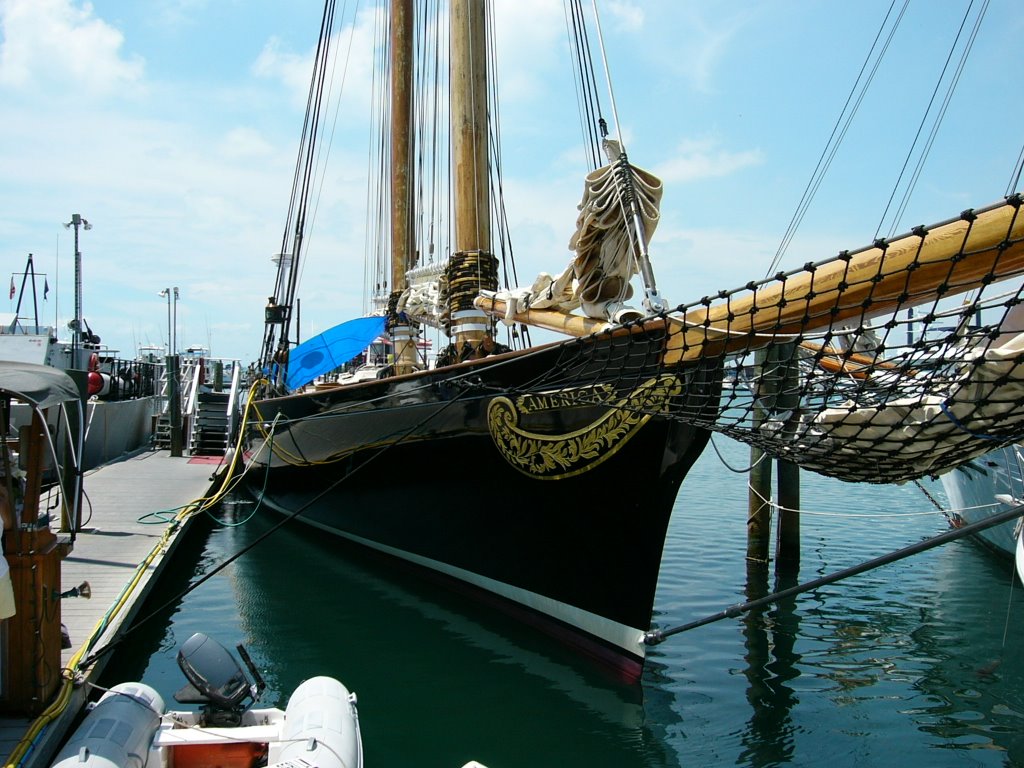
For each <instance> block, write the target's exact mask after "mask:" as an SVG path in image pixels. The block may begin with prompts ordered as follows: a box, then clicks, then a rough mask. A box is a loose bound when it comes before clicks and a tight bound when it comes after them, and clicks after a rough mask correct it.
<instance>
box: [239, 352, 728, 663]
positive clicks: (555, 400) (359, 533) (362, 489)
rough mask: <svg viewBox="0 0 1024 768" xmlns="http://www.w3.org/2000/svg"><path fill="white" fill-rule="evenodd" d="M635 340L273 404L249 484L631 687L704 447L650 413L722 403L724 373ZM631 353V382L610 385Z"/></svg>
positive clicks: (264, 407)
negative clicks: (679, 501) (666, 549)
mask: <svg viewBox="0 0 1024 768" xmlns="http://www.w3.org/2000/svg"><path fill="white" fill-rule="evenodd" d="M628 341H629V343H628V344H626V345H622V344H621V342H614V341H612V340H606V341H605V343H604V344H603V345H599V344H591V346H590V348H584V349H585V350H586V355H585V356H584V359H581V358H580V357H579V352H580V350H579V349H576V350H574V351H573V353H572V357H571V358H569V359H571V360H572V361H573V362H574V363H575V364H566V363H567V360H568V359H567V358H566V356H565V354H564V351H563V352H559V348H558V347H555V348H553V349H550V350H549V351H547V352H543V353H541V354H537V353H531V354H518V355H510V356H502V357H499V358H491V359H488V360H486V361H481V362H479V363H477V364H475V365H464V366H455V367H452V368H450V369H447V370H445V371H437V372H427V373H424V374H419V375H415V376H407V377H401V378H395V379H389V380H385V381H383V382H379V383H378V382H375V383H372V384H369V385H358V386H350V387H344V388H340V389H334V390H329V391H326V392H319V393H313V394H305V395H301V396H292V397H285V398H277V399H274V400H268V401H264V402H262V403H260V404H259V411H260V415H261V418H262V423H263V425H264V430H265V434H266V435H268V436H267V437H265V438H264V439H263V441H262V445H261V441H260V440H257V441H255V442H254V443H253V444H252V446H251V451H252V453H251V457H252V461H253V463H254V464H255V465H256V466H254V467H253V470H252V471H251V472H250V473H249V474H248V478H249V481H250V483H251V486H252V488H253V490H255V491H257V492H259V491H261V490H262V489H263V488H264V484H265V492H264V500H265V502H266V503H268V504H269V505H270V506H272V507H273V508H274V509H276V510H278V511H279V512H282V513H284V514H295V513H298V519H299V520H301V521H302V522H304V523H307V524H310V525H313V526H316V527H318V528H321V529H323V530H326V531H330V532H332V533H337V534H341V535H343V536H345V537H346V538H349V539H351V540H353V541H356V542H359V543H361V544H364V545H366V546H369V547H371V548H373V549H375V550H377V551H379V552H383V553H385V554H387V555H392V556H395V557H399V558H401V559H403V560H405V561H408V562H411V563H414V564H415V565H417V566H420V567H423V568H426V569H429V570H430V571H432V572H435V573H437V574H440V575H441V577H442V578H443V579H444V580H447V581H450V582H451V583H452V584H453V585H457V586H460V587H466V588H468V589H469V590H470V591H474V592H479V593H480V594H482V595H487V596H493V597H494V598H495V599H496V600H497V601H498V602H499V603H502V604H504V607H506V608H511V609H512V610H513V612H514V613H516V614H517V615H519V616H520V617H521V618H523V619H525V620H527V621H531V622H534V623H538V624H540V625H543V626H545V628H546V629H547V630H549V631H551V632H552V633H553V634H556V635H559V636H561V637H563V638H564V639H566V640H569V641H570V642H573V643H575V644H577V645H580V646H581V647H583V648H586V649H587V650H588V651H589V652H591V653H593V654H594V655H597V656H600V657H603V658H605V659H606V660H608V661H610V662H611V663H612V664H614V665H615V666H618V667H619V668H620V669H621V670H622V671H623V672H624V673H625V674H626V675H627V676H634V675H636V674H639V670H640V667H641V664H642V660H643V654H644V646H643V644H642V642H641V638H642V634H643V632H644V631H646V630H647V629H648V628H649V626H650V619H651V612H652V608H653V602H654V593H655V589H656V587H657V581H658V570H659V567H660V563H661V553H662V547H663V544H664V539H665V531H666V529H667V526H668V521H669V517H670V515H671V511H672V507H673V504H674V501H675V497H676V493H677V491H678V489H679V486H680V484H681V483H682V480H683V478H684V477H685V476H686V473H687V471H688V470H689V469H690V467H691V465H692V464H693V462H694V461H695V460H696V458H697V457H698V456H699V455H700V453H701V451H702V450H703V448H704V446H705V444H706V443H707V439H708V433H707V432H705V431H704V430H700V429H696V428H693V427H690V426H687V425H684V424H681V423H679V422H677V421H674V420H669V419H665V418H660V417H659V416H658V415H657V412H658V410H659V409H660V408H661V407H663V406H664V403H665V400H666V398H672V399H673V402H674V404H676V405H678V404H679V402H680V400H686V401H689V402H690V403H691V405H692V407H694V408H699V409H703V408H708V407H714V406H715V405H716V404H717V398H718V394H719V392H718V385H719V383H720V381H721V376H720V372H719V371H718V370H717V369H713V370H707V371H697V372H693V371H691V372H689V373H688V374H686V375H684V374H681V373H666V372H665V371H663V370H661V369H660V368H659V367H658V366H657V360H658V359H660V354H659V352H660V344H658V343H653V342H652V340H649V339H647V340H643V341H644V343H641V344H637V339H635V338H634V339H630V340H628ZM620 347H622V349H628V350H629V352H628V354H626V355H625V360H626V362H628V363H629V364H630V365H629V368H630V369H631V371H632V374H633V375H632V376H631V378H630V380H629V381H627V382H623V381H622V380H621V379H620V380H617V381H613V380H612V379H610V378H609V377H607V376H603V375H602V372H604V371H607V370H611V369H609V368H608V366H607V362H608V359H609V357H611V358H614V357H616V356H617V354H619V352H620ZM594 360H600V362H601V365H600V367H599V368H596V367H595V366H594V364H593V363H594ZM588 361H589V362H588ZM621 370H622V366H621V365H620V366H619V371H620V372H621ZM552 371H558V372H559V373H558V375H557V376H552V375H551V374H550V372H552ZM652 381H660V382H662V383H663V386H660V387H659V386H654V387H653V388H652V387H651V382H652ZM645 386H647V389H644V387H645ZM594 392H598V393H599V394H600V397H599V398H598V399H599V400H600V401H601V402H591V401H592V400H593V399H594V398H592V397H591V395H592V394H593V393H594ZM637 392H640V395H636V394H635V393H637ZM581 393H582V394H581ZM630 393H634V394H633V395H632V399H630V397H631V396H630ZM505 397H507V398H508V400H502V401H501V402H494V401H495V400H496V398H498V399H500V398H505ZM523 397H525V398H526V399H525V400H524V399H523ZM509 406H512V408H513V410H515V411H516V412H517V416H516V418H517V419H518V421H517V423H516V424H514V425H513V427H511V428H510V427H509V425H508V421H507V420H506V419H503V418H502V417H503V415H507V414H504V412H503V411H502V408H503V407H509ZM275 417H276V418H277V422H276V424H275V423H274V419H275ZM271 427H272V429H270V428H271ZM524 435H525V436H526V437H524ZM538 435H542V436H545V437H551V440H550V441H549V442H547V443H544V442H543V441H539V442H538V441H534V442H530V440H529V439H528V438H531V436H532V437H536V436H538ZM268 449H273V458H271V459H270V460H269V468H268V467H267V463H268V457H269V456H270V450H268ZM517 451H518V454H517V453H516V452H517ZM517 456H518V458H517ZM552 457H554V458H552Z"/></svg>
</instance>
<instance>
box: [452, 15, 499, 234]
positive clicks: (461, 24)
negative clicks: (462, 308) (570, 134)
mask: <svg viewBox="0 0 1024 768" xmlns="http://www.w3.org/2000/svg"><path fill="white" fill-rule="evenodd" d="M484 21H485V19H484V2H483V0H452V4H451V46H452V58H451V74H450V78H451V110H452V128H451V131H452V175H453V185H454V189H455V250H456V251H488V252H489V251H490V250H491V217H490V195H489V194H488V187H487V184H488V173H487V57H486V47H485V45H484Z"/></svg>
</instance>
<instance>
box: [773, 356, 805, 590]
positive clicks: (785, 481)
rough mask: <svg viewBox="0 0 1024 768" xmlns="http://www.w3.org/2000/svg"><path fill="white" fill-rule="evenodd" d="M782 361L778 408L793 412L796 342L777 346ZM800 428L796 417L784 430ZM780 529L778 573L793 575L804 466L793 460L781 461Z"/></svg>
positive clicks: (796, 386) (796, 563) (796, 395)
mask: <svg viewBox="0 0 1024 768" xmlns="http://www.w3.org/2000/svg"><path fill="white" fill-rule="evenodd" d="M775 350H776V351H777V357H776V360H777V361H778V365H779V370H778V377H777V378H778V380H779V391H778V396H777V397H776V399H775V408H776V411H777V412H779V413H781V414H785V413H787V412H789V413H793V412H795V411H796V409H797V408H798V407H799V406H800V395H799V385H800V371H799V368H798V366H797V354H798V352H797V347H796V344H795V343H794V342H790V343H788V344H781V345H779V346H778V347H776V348H775ZM795 429H796V425H795V423H794V419H790V421H789V422H788V423H787V424H786V426H785V428H784V430H783V432H789V433H792V432H793V431H794V430H795ZM778 480H779V494H778V503H779V528H778V540H777V542H776V550H775V572H776V574H777V575H780V576H783V575H785V576H793V575H795V574H796V573H797V572H799V570H800V468H799V467H798V466H797V465H796V464H793V463H792V462H789V461H784V460H781V459H780V460H779V462H778Z"/></svg>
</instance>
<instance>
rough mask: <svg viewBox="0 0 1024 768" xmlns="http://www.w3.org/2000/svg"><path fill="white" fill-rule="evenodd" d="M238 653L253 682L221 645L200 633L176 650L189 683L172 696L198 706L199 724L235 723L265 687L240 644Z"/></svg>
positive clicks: (228, 725)
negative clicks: (199, 707) (199, 713)
mask: <svg viewBox="0 0 1024 768" xmlns="http://www.w3.org/2000/svg"><path fill="white" fill-rule="evenodd" d="M238 653H239V655H240V656H241V657H242V659H243V660H244V661H245V664H246V666H247V667H248V669H249V672H250V673H251V675H252V678H253V680H255V681H256V682H255V683H253V682H252V680H250V679H249V677H248V676H246V674H245V671H244V670H243V669H242V667H241V666H239V664H238V662H237V661H236V660H235V657H234V656H232V655H231V653H230V652H229V651H228V650H227V649H226V648H225V647H224V646H223V645H221V644H220V643H218V642H217V641H216V640H213V639H211V638H210V637H208V636H207V635H204V634H203V633H202V632H196V633H195V634H194V635H192V637H190V638H189V639H188V640H186V641H185V643H184V644H183V645H182V646H181V649H180V650H179V651H178V666H179V667H181V671H182V672H183V673H184V674H185V677H186V679H187V680H188V683H189V684H188V685H186V686H185V687H184V688H182V689H181V690H180V691H178V692H177V693H175V694H174V698H175V700H176V701H178V702H180V703H182V704H200V705H202V706H201V709H200V711H201V718H200V720H201V725H203V726H217V727H234V726H237V725H239V724H240V723H241V720H242V713H244V712H245V711H246V710H247V709H249V707H251V706H252V705H253V704H255V703H256V702H257V701H258V700H259V697H260V694H262V693H263V689H264V688H265V687H266V683H264V682H263V678H262V677H260V673H259V671H258V670H257V669H256V666H255V665H254V664H253V663H252V659H251V658H249V654H248V653H246V651H245V648H244V647H243V646H241V645H239V646H238Z"/></svg>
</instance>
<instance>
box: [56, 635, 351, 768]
mask: <svg viewBox="0 0 1024 768" xmlns="http://www.w3.org/2000/svg"><path fill="white" fill-rule="evenodd" d="M238 651H239V655H240V656H241V657H242V659H243V660H244V661H245V664H246V666H247V667H248V669H249V672H250V674H251V678H250V676H249V675H246V673H245V671H244V670H243V669H242V667H241V666H240V665H239V664H238V662H237V660H236V659H235V657H234V656H233V655H232V654H231V653H230V652H229V651H228V650H227V649H226V648H224V647H223V646H222V645H220V644H219V643H217V642H216V641H215V640H212V639H211V638H209V637H208V636H207V635H204V634H202V633H196V634H194V635H193V636H192V637H190V638H189V639H188V640H187V641H186V642H185V644H184V645H183V646H182V647H181V649H180V650H179V652H178V666H179V667H181V670H182V672H184V674H185V677H186V678H187V679H188V685H186V686H185V687H184V688H182V689H181V690H180V691H178V692H177V693H175V694H174V698H175V700H176V701H178V702H179V703H181V704H198V705H199V709H198V710H197V711H185V710H183V711H175V710H165V708H164V701H163V698H162V697H161V696H160V694H159V693H158V692H157V691H156V690H154V689H153V688H151V687H150V686H148V685H145V684H143V683H121V684H119V685H116V686H114V687H113V688H111V689H110V690H109V691H107V692H105V693H104V694H103V696H102V698H100V700H99V701H98V702H96V704H95V705H92V706H91V708H90V710H89V712H88V714H87V715H86V716H85V719H84V720H83V721H82V724H81V725H80V726H79V727H78V728H77V729H76V730H75V732H74V733H73V734H72V736H71V738H70V739H69V741H68V742H67V744H66V745H65V746H64V748H63V749H62V750H61V751H60V752H59V753H58V755H57V759H56V762H54V763H53V766H54V768H72V766H74V767H75V768H215V767H216V766H219V767H221V768H257V766H267V767H268V768H274V766H277V767H278V768H307V767H309V768H312V767H313V766H316V768H361V766H362V765H363V746H362V737H361V735H360V731H359V716H358V712H357V709H356V695H355V694H354V693H351V692H349V690H348V689H347V688H346V687H345V686H344V685H342V683H340V682H339V681H338V680H335V679H334V678H331V677H314V678H311V679H309V680H306V681H305V682H303V683H302V684H301V685H299V686H298V688H296V689H295V691H293V692H292V695H291V697H290V698H289V699H288V704H287V706H286V707H285V709H284V710H283V711H282V710H280V709H277V708H265V709H255V708H253V705H254V704H255V703H256V702H257V701H258V700H259V696H260V694H261V693H262V691H263V688H264V687H265V686H264V683H263V679H262V678H261V677H260V674H259V672H258V670H257V669H256V667H255V665H253V663H252V661H251V659H250V658H249V655H248V654H247V653H246V652H245V649H244V648H243V647H242V646H238Z"/></svg>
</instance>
